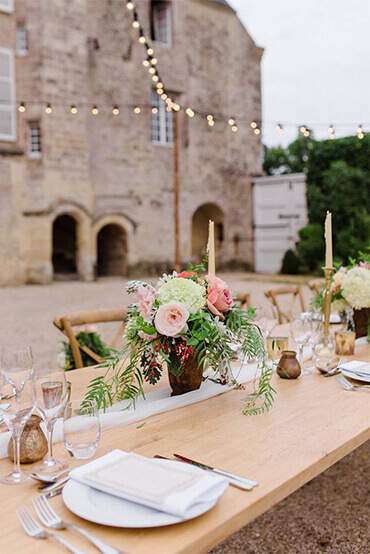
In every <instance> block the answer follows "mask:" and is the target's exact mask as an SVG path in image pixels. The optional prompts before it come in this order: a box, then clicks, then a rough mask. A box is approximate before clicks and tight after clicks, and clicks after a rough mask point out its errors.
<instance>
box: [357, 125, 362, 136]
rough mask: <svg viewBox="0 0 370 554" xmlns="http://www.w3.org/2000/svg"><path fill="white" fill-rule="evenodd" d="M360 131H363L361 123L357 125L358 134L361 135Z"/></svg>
mask: <svg viewBox="0 0 370 554" xmlns="http://www.w3.org/2000/svg"><path fill="white" fill-rule="evenodd" d="M360 133H363V130H362V125H361V124H360V125H359V126H358V127H357V134H358V135H359V134H360Z"/></svg>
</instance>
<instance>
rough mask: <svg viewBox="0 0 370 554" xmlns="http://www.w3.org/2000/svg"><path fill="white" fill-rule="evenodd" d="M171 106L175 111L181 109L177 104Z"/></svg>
mask: <svg viewBox="0 0 370 554" xmlns="http://www.w3.org/2000/svg"><path fill="white" fill-rule="evenodd" d="M172 107H173V109H174V110H175V112H178V111H180V109H181V106H179V104H173V106H172Z"/></svg>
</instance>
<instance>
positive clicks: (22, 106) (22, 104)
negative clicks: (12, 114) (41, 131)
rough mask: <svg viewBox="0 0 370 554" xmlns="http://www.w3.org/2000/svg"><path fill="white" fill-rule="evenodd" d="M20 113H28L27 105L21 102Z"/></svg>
mask: <svg viewBox="0 0 370 554" xmlns="http://www.w3.org/2000/svg"><path fill="white" fill-rule="evenodd" d="M18 111H19V112H21V113H24V112H25V111H26V105H25V103H24V102H21V103H20V104H19V106H18Z"/></svg>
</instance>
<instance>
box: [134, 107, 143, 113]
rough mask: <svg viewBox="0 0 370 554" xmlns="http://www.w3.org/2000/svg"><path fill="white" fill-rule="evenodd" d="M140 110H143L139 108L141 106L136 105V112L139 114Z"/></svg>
mask: <svg viewBox="0 0 370 554" xmlns="http://www.w3.org/2000/svg"><path fill="white" fill-rule="evenodd" d="M140 112H141V109H140V108H139V106H135V108H134V113H135V114H139V113H140Z"/></svg>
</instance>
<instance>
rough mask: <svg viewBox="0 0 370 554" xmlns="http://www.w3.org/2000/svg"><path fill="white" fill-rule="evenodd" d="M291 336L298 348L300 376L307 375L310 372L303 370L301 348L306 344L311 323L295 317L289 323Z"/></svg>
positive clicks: (306, 319) (307, 319)
mask: <svg viewBox="0 0 370 554" xmlns="http://www.w3.org/2000/svg"><path fill="white" fill-rule="evenodd" d="M290 331H291V335H292V337H293V339H294V341H295V343H296V345H297V346H298V353H299V355H298V361H299V365H300V366H301V373H302V375H309V374H310V373H312V370H311V369H309V368H307V369H305V368H303V348H304V347H305V345H306V344H307V343H308V341H309V338H310V335H311V321H310V320H309V318H307V317H302V316H301V317H295V318H293V319H292V320H291V322H290Z"/></svg>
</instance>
